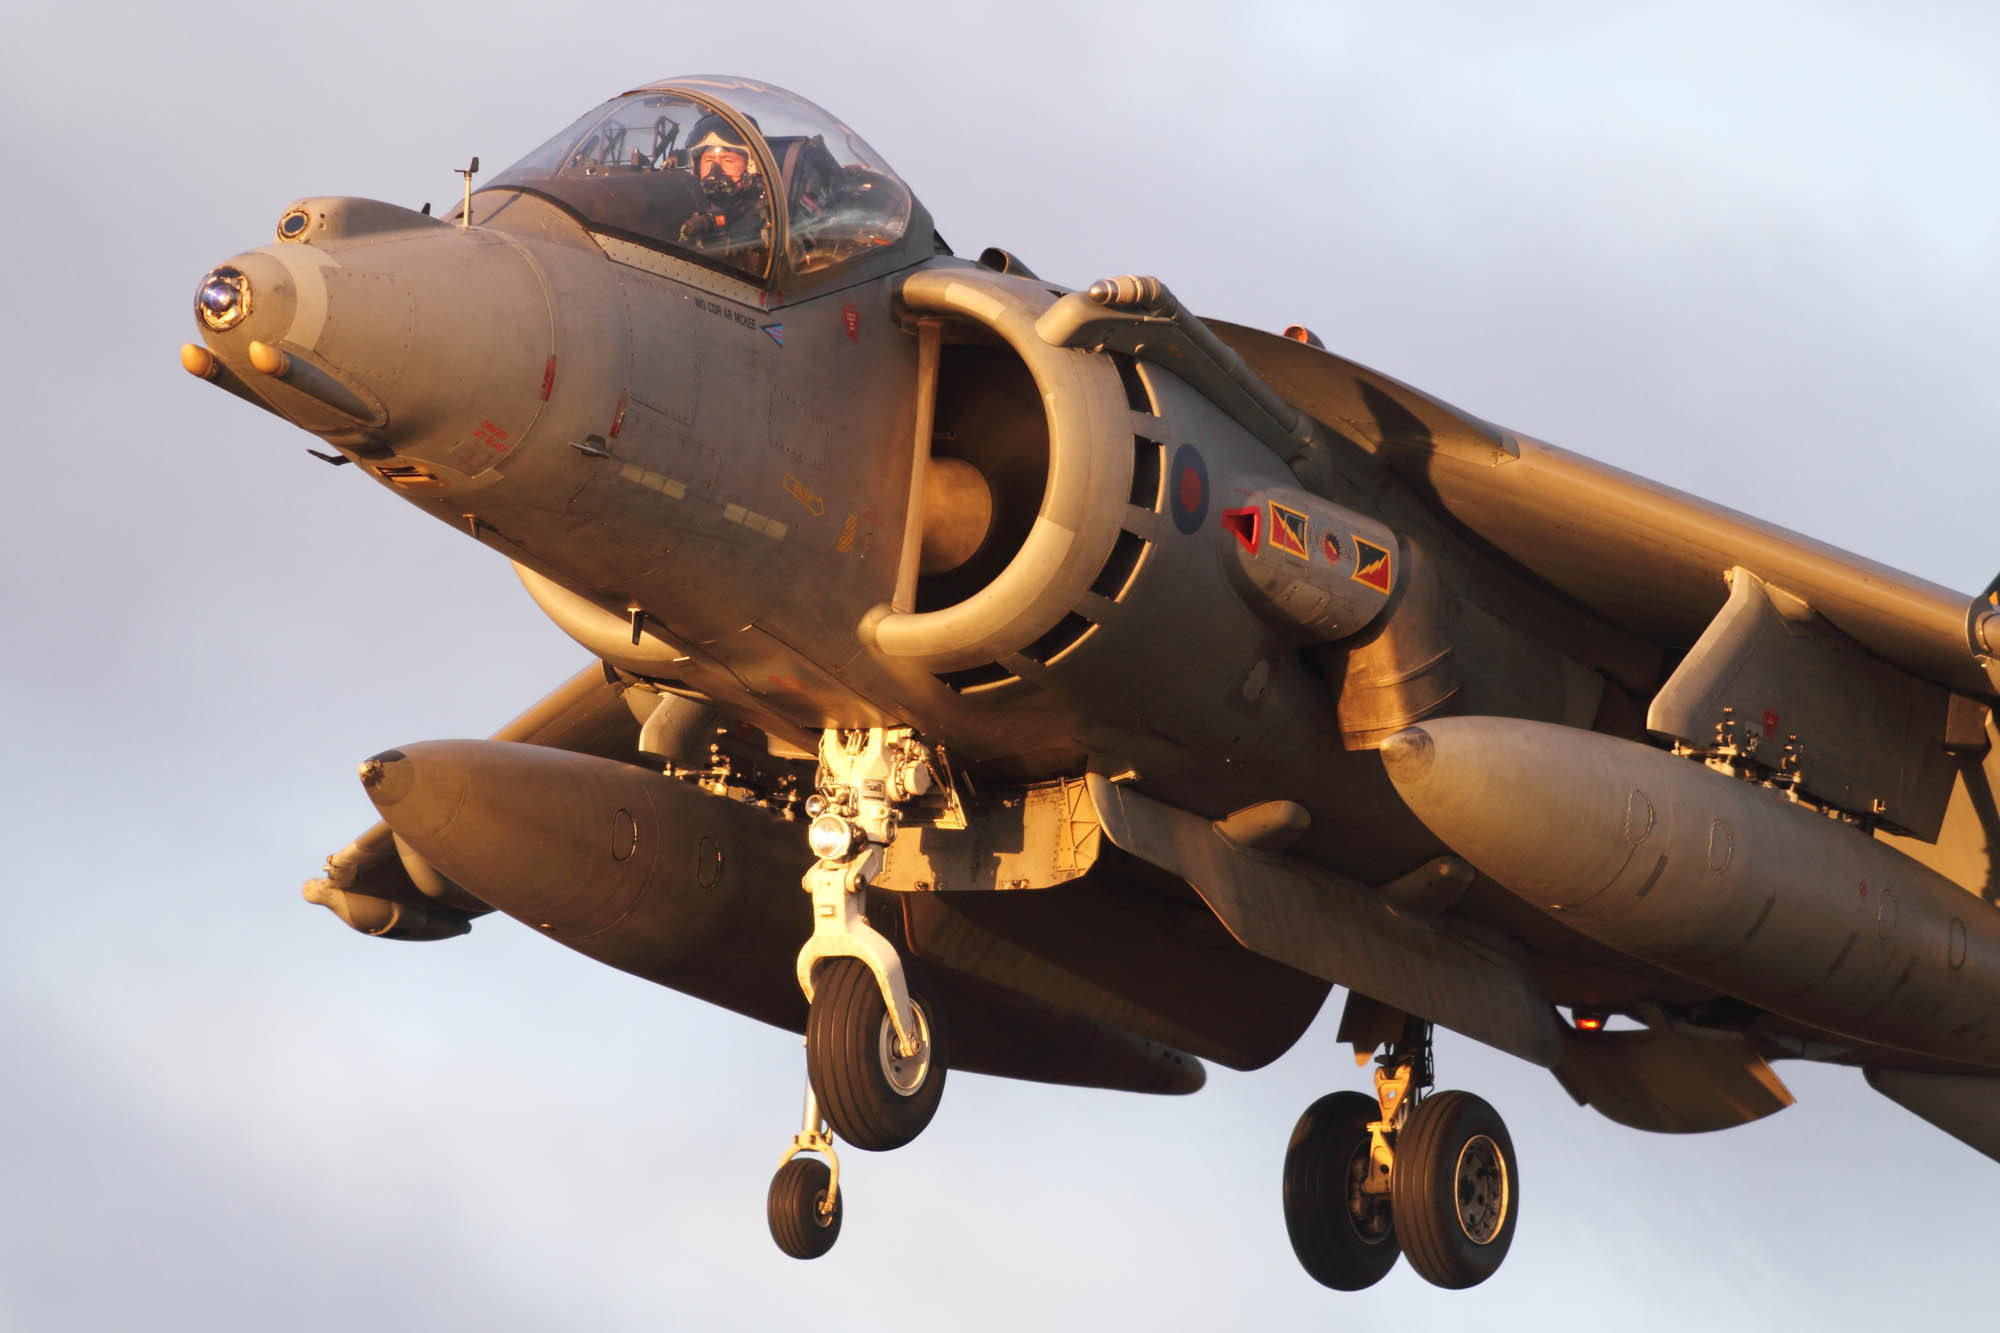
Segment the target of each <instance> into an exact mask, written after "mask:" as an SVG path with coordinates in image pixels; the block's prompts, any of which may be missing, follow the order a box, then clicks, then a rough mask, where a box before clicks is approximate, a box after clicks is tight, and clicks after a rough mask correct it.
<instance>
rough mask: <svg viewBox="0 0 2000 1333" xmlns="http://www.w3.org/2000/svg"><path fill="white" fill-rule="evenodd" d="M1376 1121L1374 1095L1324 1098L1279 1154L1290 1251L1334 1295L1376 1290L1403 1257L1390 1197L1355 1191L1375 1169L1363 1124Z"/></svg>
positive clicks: (1304, 1117)
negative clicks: (1331, 1290) (1341, 1292)
mask: <svg viewBox="0 0 2000 1333" xmlns="http://www.w3.org/2000/svg"><path fill="white" fill-rule="evenodd" d="M1380 1116H1381V1109H1380V1107H1379V1106H1378V1105H1377V1103H1376V1101H1375V1099H1374V1098H1373V1097H1369V1096H1365V1095H1363V1094H1362V1093H1358V1092H1334V1093H1329V1094H1327V1095H1326V1096H1324V1097H1322V1098H1320V1099H1319V1100H1318V1101H1316V1102H1314V1103H1313V1104H1312V1105H1311V1106H1308V1107H1307V1108H1306V1110H1305V1114H1304V1115H1302V1116H1300V1117H1299V1123H1298V1124H1297V1125H1295V1126H1293V1127H1292V1142H1291V1146H1290V1147H1288V1148H1286V1149H1285V1231H1286V1232H1287V1233H1288V1234H1289V1235H1290V1236H1291V1238H1292V1253H1293V1254H1296V1255H1297V1256H1298V1257H1299V1263H1300V1264H1301V1265H1303V1266H1304V1268H1305V1270H1306V1272H1308V1273H1310V1274H1312V1276H1313V1280H1314V1281H1316V1282H1318V1283H1320V1284H1321V1285H1322V1286H1328V1287H1332V1288H1333V1289H1334V1290H1336V1291H1360V1290H1361V1289H1362V1288H1363V1287H1372V1286H1374V1285H1375V1284H1376V1283H1377V1282H1380V1281H1381V1280H1382V1279H1383V1278H1384V1277H1387V1276H1388V1274H1389V1270H1390V1269H1391V1268H1394V1267H1395V1266H1396V1256H1397V1255H1398V1254H1400V1253H1401V1252H1402V1251H1401V1248H1400V1247H1399V1246H1398V1244H1397V1241H1396V1224H1395V1222H1394V1221H1393V1219H1392V1217H1391V1214H1390V1205H1389V1196H1388V1195H1387V1194H1365V1193H1363V1191H1362V1188H1361V1186H1362V1182H1363V1181H1365V1180H1366V1179H1367V1178H1368V1173H1369V1172H1370V1171H1371V1170H1373V1168H1374V1163H1373V1161H1372V1160H1371V1158H1370V1154H1369V1136H1368V1126H1369V1124H1370V1123H1371V1122H1372V1121H1374V1120H1376V1119H1379V1118H1380Z"/></svg>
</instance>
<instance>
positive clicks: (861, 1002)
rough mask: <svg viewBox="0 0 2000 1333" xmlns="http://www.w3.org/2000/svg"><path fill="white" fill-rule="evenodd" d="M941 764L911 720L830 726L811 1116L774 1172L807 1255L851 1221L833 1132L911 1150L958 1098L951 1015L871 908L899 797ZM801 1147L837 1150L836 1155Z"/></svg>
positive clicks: (824, 751)
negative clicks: (907, 973)
mask: <svg viewBox="0 0 2000 1333" xmlns="http://www.w3.org/2000/svg"><path fill="white" fill-rule="evenodd" d="M930 763H931V761H930V754H929V752H928V751H927V750H925V748H924V747H923V746H922V745H920V744H919V743H918V742H917V741H916V739H915V738H914V737H913V736H912V734H911V733H910V731H909V729H908V728H905V727H898V728H889V729H885V728H882V727H872V728H870V729H868V730H866V731H835V730H832V729H829V730H827V731H825V732H823V733H822V734H821V736H820V746H819V777H818V782H817V784H816V785H817V787H818V791H817V793H816V794H815V795H814V796H813V797H812V798H811V799H810V800H808V801H807V802H806V813H807V814H808V815H810V816H811V817H812V826H811V828H810V830H809V832H808V840H809V842H810V843H811V846H812V852H813V855H814V856H815V857H816V858H817V860H816V861H815V863H814V865H813V868H812V869H811V870H809V871H807V872H806V876H805V880H804V886H805V889H806V891H807V892H809V893H810V894H812V903H813V934H812V938H811V939H809V940H807V941H806V944H805V947H804V948H802V949H800V950H799V960H798V978H799V988H800V989H801V990H803V991H804V992H805V995H806V1000H807V1001H808V1003H809V1004H810V1005H811V1006H812V1007H811V1009H810V1011H809V1012H808V1014H807V1017H806V1078H807V1091H806V1117H805V1126H804V1128H803V1129H802V1130H801V1131H800V1132H799V1134H798V1135H796V1136H795V1137H794V1138H793V1140H792V1146H791V1147H790V1148H789V1149H788V1150H787V1151H786V1153H785V1157H784V1160H783V1162H782V1163H781V1165H780V1166H779V1168H778V1174H777V1177H776V1178H775V1179H773V1180H772V1182H771V1193H770V1197H769V1200H768V1209H767V1211H768V1213H769V1218H770V1223H771V1235H772V1238H773V1239H775V1240H776V1241H777V1242H778V1247H779V1248H780V1249H782V1250H784V1252H785V1253H786V1254H789V1255H791V1256H793V1257H794V1258H798V1259H812V1258H817V1257H818V1256H820V1255H822V1254H824V1253H826V1252H827V1250H829V1249H831V1248H832V1246H833V1241H834V1238H835V1237H836V1236H837V1235H838V1234H839V1232H840V1191H839V1183H840V1168H839V1164H838V1162H837V1161H836V1160H835V1159H834V1156H833V1144H832V1137H833V1135H835V1134H838V1135H839V1136H840V1137H841V1138H842V1139H843V1140H845V1141H846V1142H848V1143H851V1144H853V1145H854V1146H855V1147H857V1148H863V1149H867V1150H869V1151H871V1152H879V1151H883V1150H885V1149H889V1148H900V1147H902V1146H903V1145H904V1144H906V1143H908V1142H910V1140H912V1139H914V1138H916V1137H917V1135H919V1134H921V1133H922V1132H923V1130H924V1127H925V1126H927V1125H929V1124H930V1122H931V1117H932V1116H933V1115H935V1114H936V1113H937V1108H938V1101H939V1099H940V1098H942V1097H943V1095H944V1080H945V1072H946V1067H947V1061H946V1053H945V1041H944V1027H943V1024H942V1022H941V1021H940V1019H939V1016H938V1014H937V1013H936V1012H935V1011H934V1010H932V1009H931V1008H930V1006H928V1005H926V1004H925V1002H924V1001H923V1000H922V999H921V998H920V997H916V996H912V995H911V994H910V991H909V986H908V984H907V982H906V981H905V980H904V977H903V963H902V959H901V958H900V957H899V956H898V955H897V953H896V946H895V945H893V944H892V943H890V942H889V940H887V939H886V938H884V937H883V935H882V934H881V932H880V931H878V930H876V929H875V927H874V926H872V925H870V924H869V922H868V915H867V907H868V902H867V893H868V883H869V881H870V880H871V879H873V878H874V877H875V876H877V875H878V874H879V873H880V872H881V869H882V860H883V852H884V849H885V848H886V847H887V846H888V844H889V842H890V841H891V840H892V839H894V837H895V836H896V824H897V807H898V806H900V805H902V804H904V803H905V802H909V801H914V800H916V799H917V798H918V797H921V796H922V795H924V793H925V792H927V791H929V790H930V786H931V766H930ZM822 1117H824V1120H825V1124H826V1129H825V1130H824V1131H823V1130H822V1129H821V1118H822ZM801 1152H817V1153H823V1154H824V1155H825V1156H826V1158H827V1160H828V1162H829V1163H832V1165H831V1167H830V1168H829V1167H828V1166H827V1165H824V1164H822V1163H820V1162H817V1161H815V1160H813V1159H811V1158H801V1157H798V1156H797V1154H799V1153H801Z"/></svg>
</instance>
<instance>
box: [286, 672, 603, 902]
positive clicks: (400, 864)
mask: <svg viewBox="0 0 2000 1333" xmlns="http://www.w3.org/2000/svg"><path fill="white" fill-rule="evenodd" d="M638 736H639V725H638V722H637V720H636V719H635V718H634V717H633V715H632V710H631V709H630V708H629V707H628V706H627V705H626V703H625V700H624V697H623V693H622V688H621V687H620V686H619V685H618V683H617V682H616V681H615V679H614V678H613V677H612V676H611V675H610V674H609V673H608V672H607V671H606V669H605V667H604V665H603V664H602V663H601V662H593V663H592V664H591V665H589V666H587V667H585V668H583V670H581V671H579V672H577V673H576V674H575V675H574V676H571V677H570V678H569V679H568V680H566V681H564V682H563V683H562V684H560V685H558V686H556V688H555V689H553V690H551V691H550V692H549V693H548V694H546V695H544V696H543V697H542V698H541V699H540V700H538V701H537V702H536V703H535V704H534V705H533V706H531V707H530V708H528V710H527V711H526V712H524V713H522V714H521V715H520V716H519V717H517V718H515V719H514V720H513V721H511V722H509V723H508V724H507V725H506V726H504V727H502V728H500V730H499V731H497V732H495V733H493V737H492V739H494V740H496V741H516V742H520V743H522V744H526V745H544V746H548V747H549V748H551V749H557V750H571V751H575V752H576V753H579V754H590V755H597V756H600V757H602V758H606V759H618V760H623V761H627V762H632V761H636V760H637V759H638V757H639V755H638V750H637V749H636V743H637V741H638ZM419 864H421V863H419ZM443 889H444V891H445V892H444V896H443V897H436V896H433V895H431V894H426V893H425V892H424V891H423V890H422V889H420V888H419V887H418V886H417V883H416V881H415V880H414V879H413V878H412V877H411V873H410V868H409V866H408V864H406V861H405V858H404V857H403V856H401V855H399V854H398V852H397V849H396V840H395V835H394V834H393V833H392V832H391V831H390V829H389V826H388V825H387V824H385V823H379V822H378V823H376V824H374V825H372V826H370V827H369V828H368V829H366V830H365V831H363V832H362V833H361V834H360V835H359V836H357V837H356V838H355V839H354V841H352V842H350V843H348V844H347V845H346V846H345V847H342V848H341V849H340V850H339V851H337V852H334V853H333V854H332V855H330V856H328V857H327V858H326V870H325V873H324V874H323V875H322V876H321V877H320V878H317V879H313V880H309V881H308V882H307V883H306V885H305V890H304V892H305V898H306V901H307V902H311V903H318V904H320V905H321V906H323V907H326V908H328V909H329V910H331V911H332V912H333V913H334V914H335V915H337V916H339V917H340V919H341V920H343V921H345V922H347V924H348V925H350V926H353V927H354V928H355V929H356V930H359V931H361V932H363V933H364V934H369V935H382V936H386V937H388V938H390V939H420V940H435V939H447V938H449V937H451V936H453V935H462V934H464V933H465V931H466V929H467V928H468V923H469V922H470V920H471V918H473V917H475V916H479V915H482V914H483V913H485V912H487V911H489V910H490V909H489V908H487V907H486V906H485V905H484V904H481V903H479V902H477V901H476V900H474V899H472V898H470V897H468V896H466V895H464V894H462V893H460V892H458V891H457V890H456V889H455V888H453V887H452V886H451V885H449V883H446V884H444V885H443Z"/></svg>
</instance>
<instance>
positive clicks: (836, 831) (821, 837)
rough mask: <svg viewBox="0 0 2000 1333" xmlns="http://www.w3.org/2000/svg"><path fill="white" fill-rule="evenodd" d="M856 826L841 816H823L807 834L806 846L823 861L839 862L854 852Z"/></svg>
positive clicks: (814, 821) (813, 824) (814, 822)
mask: <svg viewBox="0 0 2000 1333" xmlns="http://www.w3.org/2000/svg"><path fill="white" fill-rule="evenodd" d="M855 832H856V830H855V827H854V825H852V824H850V823H848V822H847V821H846V820H844V819H842V818H841V817H840V816H839V815H821V816H820V817H819V818H817V819H815V820H813V822H812V828H811V829H809V830H807V832H806V844H807V845H808V846H809V847H811V848H812V854H813V855H814V856H817V857H818V858H819V859H820V860H822V861H839V860H842V859H844V858H845V857H846V856H847V854H848V853H849V852H851V851H853V850H854V835H855Z"/></svg>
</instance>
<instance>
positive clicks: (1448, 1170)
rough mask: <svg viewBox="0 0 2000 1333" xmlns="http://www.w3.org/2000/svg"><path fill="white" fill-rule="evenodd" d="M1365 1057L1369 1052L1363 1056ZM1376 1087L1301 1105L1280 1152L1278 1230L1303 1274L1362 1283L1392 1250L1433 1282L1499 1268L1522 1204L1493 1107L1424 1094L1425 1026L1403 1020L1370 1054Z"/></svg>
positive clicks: (1472, 1281) (1480, 1278)
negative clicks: (1399, 1030) (1281, 1227)
mask: <svg viewBox="0 0 2000 1333" xmlns="http://www.w3.org/2000/svg"><path fill="white" fill-rule="evenodd" d="M1362 1058H1364V1059H1365V1058H1366V1056H1365V1054H1364V1055H1363V1057H1362ZM1376 1066H1377V1067H1376V1070H1375V1096H1374V1098H1373V1099H1372V1100H1371V1099H1370V1098H1368V1097H1366V1096H1363V1095H1362V1094H1360V1093H1355V1092H1338V1093H1333V1094H1331V1095H1329V1096H1326V1097H1322V1098H1320V1099H1319V1100H1318V1101H1316V1102H1314V1103H1313V1104H1312V1105H1311V1106H1310V1107H1308V1108H1306V1113H1305V1114H1304V1115H1302V1116H1300V1117H1299V1123H1298V1125H1297V1126H1296V1127H1295V1128H1294V1129H1293V1130H1292V1142H1291V1146H1290V1147H1289V1148H1288V1149H1287V1150H1286V1152H1285V1229H1286V1231H1287V1232H1288V1233H1289V1234H1290V1236H1291V1240H1292V1250H1293V1252H1294V1253H1296V1254H1297V1255H1298V1257H1299V1262H1300V1263H1301V1264H1302V1265H1304V1267H1305V1270H1306V1272H1308V1273H1310V1274H1312V1276H1313V1278H1314V1279H1315V1280H1317V1281H1319V1282H1321V1283H1323V1284H1324V1285H1326V1286H1329V1287H1333V1288H1336V1289H1338V1290H1341V1291H1359V1290H1360V1289H1362V1288H1363V1287H1368V1286H1373V1285H1374V1284H1375V1283H1377V1282H1379V1281H1381V1280H1382V1279H1383V1278H1384V1277H1385V1276H1387V1275H1388V1272H1389V1270H1390V1269H1391V1268H1393V1267H1394V1266H1395V1263H1396V1256H1397V1255H1398V1253H1401V1254H1405V1255H1407V1256H1409V1260H1410V1267H1412V1268H1414V1269H1416V1270H1417V1275H1418V1276H1419V1277H1421V1278H1423V1279H1424V1280H1425V1281H1426V1282H1429V1283H1431V1284H1433V1285H1435V1286H1439V1287H1452V1288H1459V1287H1470V1286H1474V1285H1476V1284H1478V1283H1480V1282H1484V1281H1485V1280H1486V1279H1487V1278H1489V1277H1491V1276H1493V1274H1494V1273H1495V1272H1496V1271H1497V1270H1498V1269H1499V1267H1500V1261H1501V1260H1503V1259H1505V1258H1506V1257H1507V1248H1508V1246H1509V1245H1510V1244H1512V1243H1513V1239H1514V1223H1515V1220H1516V1218H1517V1217H1518V1215H1519V1212H1520V1199H1521V1185H1520V1180H1521V1177H1520V1169H1519V1167H1518V1166H1517V1165H1516V1163H1515V1160H1514V1144H1513V1140H1512V1139H1510V1138H1509V1137H1508V1134H1507V1127H1506V1125H1505V1124H1503V1123H1502V1122H1501V1119H1500V1116H1499V1113H1498V1112H1496V1111H1495V1110H1494V1109H1493V1108H1492V1107H1491V1106H1488V1105H1487V1104H1486V1103H1485V1102H1484V1101H1482V1100H1481V1099H1480V1098H1478V1097H1475V1096H1473V1095H1472V1094H1471V1093H1469V1092H1438V1093H1431V1094H1429V1095H1426V1090H1427V1089H1428V1088H1429V1087H1430V1086H1431V1084H1432V1082H1433V1070H1432V1067H1431V1031H1430V1025H1429V1024H1427V1023H1424V1022H1422V1021H1420V1020H1417V1019H1411V1020H1409V1022H1408V1023H1407V1024H1406V1025H1405V1026H1404V1029H1403V1035H1402V1036H1401V1037H1400V1038H1399V1039H1397V1040H1396V1041H1394V1042H1391V1043H1390V1044H1389V1046H1388V1047H1387V1049H1385V1050H1384V1051H1383V1052H1382V1054H1381V1055H1380V1056H1378V1057H1377V1059H1376Z"/></svg>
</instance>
